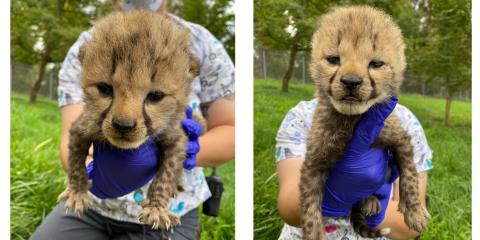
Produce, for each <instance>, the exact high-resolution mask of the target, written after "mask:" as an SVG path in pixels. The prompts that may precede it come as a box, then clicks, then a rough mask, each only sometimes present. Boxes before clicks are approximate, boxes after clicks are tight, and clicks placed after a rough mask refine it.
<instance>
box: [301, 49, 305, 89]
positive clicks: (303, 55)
mask: <svg viewBox="0 0 480 240" xmlns="http://www.w3.org/2000/svg"><path fill="white" fill-rule="evenodd" d="M302 82H303V84H305V82H306V81H305V52H303V54H302Z"/></svg>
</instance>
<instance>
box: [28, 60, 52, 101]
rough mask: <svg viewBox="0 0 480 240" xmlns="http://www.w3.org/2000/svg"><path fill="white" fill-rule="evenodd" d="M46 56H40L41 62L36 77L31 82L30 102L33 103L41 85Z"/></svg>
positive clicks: (45, 66)
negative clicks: (32, 82) (33, 81)
mask: <svg viewBox="0 0 480 240" xmlns="http://www.w3.org/2000/svg"><path fill="white" fill-rule="evenodd" d="M47 63H48V62H47V57H45V56H44V57H43V58H42V62H40V70H39V71H38V78H37V81H35V84H33V87H32V90H31V91H30V103H35V102H36V101H37V95H38V92H39V91H40V88H41V87H42V82H43V79H44V77H45V69H46V68H47Z"/></svg>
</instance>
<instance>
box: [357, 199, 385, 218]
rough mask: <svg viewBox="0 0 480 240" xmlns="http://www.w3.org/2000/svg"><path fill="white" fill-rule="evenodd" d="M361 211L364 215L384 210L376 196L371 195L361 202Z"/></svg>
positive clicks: (375, 213)
mask: <svg viewBox="0 0 480 240" xmlns="http://www.w3.org/2000/svg"><path fill="white" fill-rule="evenodd" d="M361 206H362V208H361V211H362V214H363V215H364V216H372V215H377V214H379V213H380V211H382V205H380V201H378V198H377V197H375V196H370V197H368V198H367V199H365V200H363V201H362V203H361Z"/></svg>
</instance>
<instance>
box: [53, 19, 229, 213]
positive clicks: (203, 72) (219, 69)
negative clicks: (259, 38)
mask: <svg viewBox="0 0 480 240" xmlns="http://www.w3.org/2000/svg"><path fill="white" fill-rule="evenodd" d="M168 17H169V18H171V19H172V20H173V21H175V22H176V23H177V24H179V25H180V26H182V27H184V28H186V29H188V30H189V31H190V35H191V38H192V47H191V52H192V54H193V55H194V56H195V57H196V58H197V59H198V60H199V61H200V75H199V76H198V77H197V78H195V79H194V80H193V82H192V91H191V93H190V95H189V100H190V106H191V107H192V109H193V110H194V111H200V108H199V105H200V103H205V102H210V101H213V100H216V99H219V98H222V97H225V96H227V95H230V94H233V93H234V91H235V77H234V74H235V72H234V70H235V68H234V65H233V63H232V61H231V59H230V57H229V56H228V54H227V52H226V51H225V49H224V47H223V45H222V43H221V42H220V41H219V40H218V39H217V38H215V37H214V36H213V35H212V34H211V33H210V32H209V31H208V30H207V29H205V28H203V27H202V26H200V25H197V24H194V23H190V22H187V21H185V20H183V19H181V18H179V17H177V16H175V15H171V14H168ZM91 38H92V29H90V30H88V31H85V32H83V33H82V34H81V35H80V37H79V38H78V39H77V41H76V42H75V43H74V44H73V45H72V47H71V48H70V50H69V51H68V53H67V56H66V57H65V60H64V62H63V65H62V68H61V70H60V72H59V86H58V103H59V106H60V107H63V106H66V105H70V104H83V99H82V95H83V91H82V88H81V86H80V83H79V80H80V78H79V76H80V72H81V64H80V61H79V59H78V51H79V48H80V47H81V46H82V45H83V44H84V43H85V42H87V41H89V40H90V39H91ZM182 181H183V186H184V189H185V191H183V192H180V193H179V194H178V195H177V197H176V198H172V199H170V202H169V209H170V211H171V212H172V213H174V214H177V215H179V216H182V215H184V214H185V213H187V212H188V211H190V210H192V209H194V208H196V207H198V206H199V205H200V204H201V203H202V202H204V201H205V200H206V199H208V198H209V197H210V196H211V193H210V190H209V188H208V185H207V183H206V181H205V175H204V173H203V169H202V168H201V167H196V168H194V169H192V170H190V171H188V170H184V171H183V176H182ZM149 185H150V182H149V183H148V184H146V185H145V186H143V187H141V188H140V189H138V190H136V191H133V192H131V193H129V194H126V195H124V196H121V197H119V198H116V199H104V200H102V199H99V198H97V197H95V196H94V195H93V194H91V193H90V192H89V195H90V197H91V200H92V207H91V208H92V209H93V210H95V211H97V212H99V213H100V214H102V215H104V216H107V217H110V218H113V219H116V220H119V221H128V222H134V223H140V222H139V221H138V219H137V218H138V214H139V213H140V211H141V210H142V207H141V206H140V204H139V202H141V201H142V200H143V199H144V198H145V196H146V195H147V191H148V187H149Z"/></svg>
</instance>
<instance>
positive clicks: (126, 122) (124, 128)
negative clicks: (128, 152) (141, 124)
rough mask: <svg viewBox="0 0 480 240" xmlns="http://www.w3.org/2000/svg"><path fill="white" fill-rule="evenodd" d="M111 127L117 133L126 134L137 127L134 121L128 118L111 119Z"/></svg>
mask: <svg viewBox="0 0 480 240" xmlns="http://www.w3.org/2000/svg"><path fill="white" fill-rule="evenodd" d="M112 126H113V127H114V128H115V129H117V130H118V131H119V132H121V133H126V132H129V131H131V130H133V129H134V128H135V127H136V126H137V123H136V122H135V120H131V119H128V118H121V117H114V118H113V119H112Z"/></svg>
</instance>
